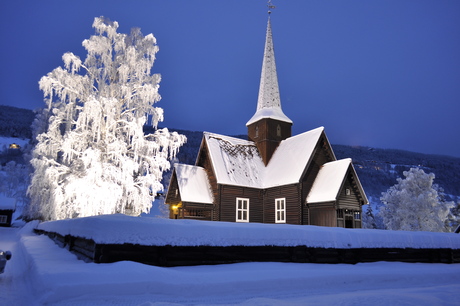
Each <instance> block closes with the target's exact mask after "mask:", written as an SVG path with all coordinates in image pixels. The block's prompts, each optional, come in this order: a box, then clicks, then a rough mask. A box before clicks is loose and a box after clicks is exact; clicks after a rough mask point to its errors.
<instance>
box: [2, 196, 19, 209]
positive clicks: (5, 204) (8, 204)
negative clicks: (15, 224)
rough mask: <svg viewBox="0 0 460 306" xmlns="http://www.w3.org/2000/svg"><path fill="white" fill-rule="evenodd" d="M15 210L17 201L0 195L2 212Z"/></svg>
mask: <svg viewBox="0 0 460 306" xmlns="http://www.w3.org/2000/svg"><path fill="white" fill-rule="evenodd" d="M1 209H3V210H15V209H16V199H13V198H9V197H7V196H5V195H3V194H0V210H1Z"/></svg>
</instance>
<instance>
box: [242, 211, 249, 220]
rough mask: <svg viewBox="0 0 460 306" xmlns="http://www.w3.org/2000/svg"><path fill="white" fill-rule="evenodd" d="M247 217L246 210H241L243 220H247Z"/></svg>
mask: <svg viewBox="0 0 460 306" xmlns="http://www.w3.org/2000/svg"><path fill="white" fill-rule="evenodd" d="M247 219H248V212H247V211H243V220H247Z"/></svg>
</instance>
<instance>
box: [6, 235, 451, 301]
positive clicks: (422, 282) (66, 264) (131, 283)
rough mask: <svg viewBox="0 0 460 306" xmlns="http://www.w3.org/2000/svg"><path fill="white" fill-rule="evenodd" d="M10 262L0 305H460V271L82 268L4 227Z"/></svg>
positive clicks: (402, 267)
mask: <svg viewBox="0 0 460 306" xmlns="http://www.w3.org/2000/svg"><path fill="white" fill-rule="evenodd" d="M0 248H3V249H10V250H11V251H12V252H13V258H12V260H11V261H9V262H8V264H7V269H6V271H5V273H4V274H2V275H0V305H215V304H220V305H235V304H238V305H358V304H360V305H362V304H365V305H385V306H386V305H458V301H460V265H459V264H451V265H448V264H419V263H416V264H409V263H386V262H378V263H366V264H357V265H346V264H337V265H327V264H294V263H240V264H231V265H217V266H195V267H175V268H161V267H154V266H146V265H142V264H138V263H134V262H118V263H113V264H94V263H84V262H82V261H79V260H77V259H76V257H75V256H74V255H72V254H70V253H69V252H68V251H66V250H65V249H61V248H59V247H58V246H56V245H55V244H54V243H53V242H52V241H51V240H50V239H48V238H47V237H45V236H37V235H34V234H32V233H30V229H27V226H26V227H25V228H24V229H22V230H20V229H18V228H13V229H7V228H0Z"/></svg>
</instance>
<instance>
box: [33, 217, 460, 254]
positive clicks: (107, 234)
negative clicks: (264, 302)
mask: <svg viewBox="0 0 460 306" xmlns="http://www.w3.org/2000/svg"><path fill="white" fill-rule="evenodd" d="M38 228H39V229H42V230H44V231H48V232H54V233H59V234H61V235H62V236H65V235H69V234H70V235H72V236H76V237H82V238H88V239H93V240H94V241H95V242H97V243H101V244H102V243H106V244H110V243H115V244H116V243H119V244H123V243H132V244H143V245H173V246H197V245H208V246H232V245H247V246H260V245H276V246H297V245H306V246H309V247H325V248H330V247H333V248H334V247H336V248H361V247H364V248H384V247H386V248H452V249H460V235H457V234H454V233H433V232H407V231H387V230H374V229H348V228H338V227H336V228H331V227H322V226H311V225H302V226H299V225H290V224H261V223H235V222H204V221H198V220H172V219H162V218H144V217H140V218H139V217H131V216H126V215H122V214H118V215H102V216H94V217H87V218H77V219H69V220H59V221H52V222H43V223H41V224H39V225H38Z"/></svg>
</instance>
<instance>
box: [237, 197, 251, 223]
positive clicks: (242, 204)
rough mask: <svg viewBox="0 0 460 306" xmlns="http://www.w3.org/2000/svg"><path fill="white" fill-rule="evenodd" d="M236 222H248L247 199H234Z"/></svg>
mask: <svg viewBox="0 0 460 306" xmlns="http://www.w3.org/2000/svg"><path fill="white" fill-rule="evenodd" d="M236 222H249V199H245V198H236Z"/></svg>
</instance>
